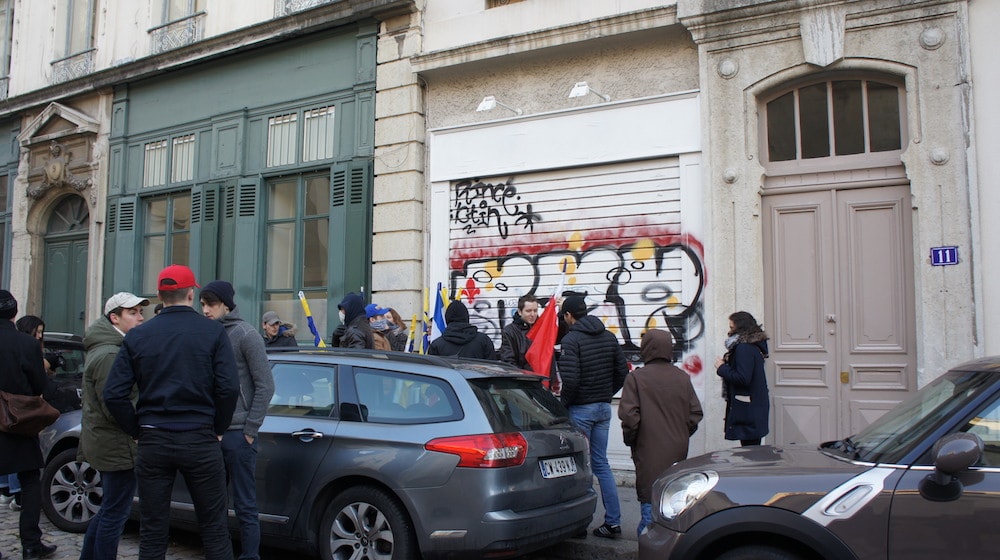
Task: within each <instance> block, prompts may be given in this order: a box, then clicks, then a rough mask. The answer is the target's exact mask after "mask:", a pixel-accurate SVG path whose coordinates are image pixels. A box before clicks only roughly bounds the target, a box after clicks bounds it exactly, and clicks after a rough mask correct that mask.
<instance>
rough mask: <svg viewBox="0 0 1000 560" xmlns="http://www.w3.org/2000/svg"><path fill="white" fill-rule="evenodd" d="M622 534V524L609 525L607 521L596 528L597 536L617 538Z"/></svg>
mask: <svg viewBox="0 0 1000 560" xmlns="http://www.w3.org/2000/svg"><path fill="white" fill-rule="evenodd" d="M621 534H622V526H621V525H608V524H607V523H605V524H604V525H601V526H600V527H598V528H596V529H594V536H595V537H604V538H605V539H617V538H618V537H620V536H621Z"/></svg>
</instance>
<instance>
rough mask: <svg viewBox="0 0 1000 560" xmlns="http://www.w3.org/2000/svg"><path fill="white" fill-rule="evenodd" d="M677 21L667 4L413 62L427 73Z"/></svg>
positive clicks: (437, 53)
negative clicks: (661, 6)
mask: <svg viewBox="0 0 1000 560" xmlns="http://www.w3.org/2000/svg"><path fill="white" fill-rule="evenodd" d="M676 24H677V7H676V6H667V7H663V8H654V9H650V10H640V11H636V12H629V13H625V14H618V15H616V16H614V17H609V18H604V19H599V20H592V21H586V22H582V23H577V24H573V25H567V26H562V27H553V28H549V29H542V30H539V31H533V32H531V33H523V34H520V35H509V36H506V37H498V38H496V39H490V40H487V41H481V42H478V43H471V44H468V45H462V46H460V47H455V48H452V49H444V50H440V51H434V52H429V53H425V54H421V55H418V56H415V57H413V58H411V59H410V62H411V64H412V65H413V70H414V71H415V72H418V73H426V72H432V71H434V70H438V69H442V68H449V67H453V66H458V65H461V64H467V63H471V62H478V61H482V60H488V59H491V58H496V57H501V56H507V55H512V54H518V53H523V52H529V51H536V50H539V49H545V48H549V47H556V46H560V45H568V44H573V43H579V42H582V41H588V40H591V39H598V38H601V37H608V36H613V35H620V34H623V33H632V32H635V31H644V30H647V29H656V28H660V27H668V26H671V25H676Z"/></svg>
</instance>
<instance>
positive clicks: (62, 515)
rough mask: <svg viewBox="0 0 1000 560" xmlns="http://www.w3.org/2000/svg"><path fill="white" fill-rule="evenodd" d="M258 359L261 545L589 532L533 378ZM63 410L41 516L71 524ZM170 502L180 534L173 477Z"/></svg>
mask: <svg viewBox="0 0 1000 560" xmlns="http://www.w3.org/2000/svg"><path fill="white" fill-rule="evenodd" d="M269 358H270V360H271V364H272V371H273V373H274V382H275V395H274V398H273V399H272V400H271V405H270V408H269V410H268V416H267V419H266V420H265V422H264V425H263V426H262V428H261V430H260V438H259V443H258V445H259V452H258V459H257V497H258V505H259V507H260V519H261V531H262V534H263V539H264V542H265V543H266V544H268V545H271V546H275V547H279V548H286V549H298V550H304V551H312V552H319V554H320V555H321V556H322V557H323V558H324V559H340V558H375V557H378V558H396V559H404V558H417V557H420V556H421V555H422V556H423V557H424V558H435V557H448V558H459V557H482V556H488V557H507V556H515V555H518V554H524V553H528V552H531V551H533V550H536V549H539V548H543V547H546V546H550V545H552V544H555V543H558V542H560V541H561V540H564V539H565V538H567V537H569V536H572V535H574V534H577V533H580V532H581V531H584V530H585V529H586V527H587V526H588V524H589V523H590V520H591V517H592V516H593V513H594V508H595V506H596V503H597V496H596V494H595V492H594V490H593V488H592V479H591V470H590V464H589V458H588V457H589V454H588V448H587V440H586V438H585V437H584V436H583V434H582V433H580V432H579V431H577V430H576V429H574V428H573V427H572V425H571V424H570V423H569V419H568V417H567V413H566V410H565V408H564V407H563V406H562V405H561V404H560V403H559V400H558V399H557V398H555V397H553V396H552V395H551V394H550V393H549V392H548V391H547V390H545V389H544V388H543V387H542V385H541V383H540V380H541V378H539V377H537V376H534V375H527V374H525V373H523V372H521V371H520V370H516V369H513V368H511V367H509V366H506V365H504V364H499V363H496V362H483V361H476V360H452V359H445V358H439V357H432V356H416V355H412V354H401V353H395V352H374V351H348V350H346V349H334V350H329V351H302V352H284V353H281V352H272V353H270V354H269ZM78 414H79V413H78V412H77V413H73V414H69V415H63V418H61V419H60V421H59V422H57V424H56V426H55V427H54V428H53V429H50V430H48V431H46V432H45V433H44V434H43V448H44V449H45V450H46V451H47V455H46V456H47V457H48V459H49V464H48V466H47V467H46V469H45V481H46V483H45V488H46V489H47V491H46V493H45V494H46V500H45V502H46V503H47V504H48V505H47V507H46V512H47V513H48V514H49V516H50V518H52V521H53V523H55V524H56V525H57V526H59V527H61V528H64V529H67V530H75V531H81V530H83V529H84V528H85V527H86V523H87V521H88V520H89V519H90V517H91V516H92V515H93V512H94V511H95V510H96V506H97V504H99V503H100V490H99V474H98V473H97V472H96V471H94V469H93V468H91V467H90V466H89V465H88V464H87V463H77V462H76V460H75V453H76V451H75V449H76V439H77V437H78V434H79V416H78ZM74 417H75V422H74ZM69 424H74V425H69ZM172 501H173V504H174V510H173V517H172V519H173V521H174V522H175V524H176V525H179V526H182V527H188V528H195V527H196V526H197V524H196V519H195V516H194V510H193V507H192V506H191V505H190V504H191V500H190V497H189V495H188V493H187V490H186V488H185V487H184V485H183V482H182V481H180V479H178V483H177V484H176V486H175V489H174V495H173V500H172ZM53 514H55V517H54V518H53V517H52V516H53ZM232 528H233V529H234V534H235V529H236V528H237V525H236V522H235V520H233V522H232Z"/></svg>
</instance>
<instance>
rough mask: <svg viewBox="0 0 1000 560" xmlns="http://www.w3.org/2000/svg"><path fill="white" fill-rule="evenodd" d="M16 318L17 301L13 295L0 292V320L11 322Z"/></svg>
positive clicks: (3, 291)
mask: <svg viewBox="0 0 1000 560" xmlns="http://www.w3.org/2000/svg"><path fill="white" fill-rule="evenodd" d="M14 317H17V300H16V299H14V294H12V293H10V292H8V291H7V290H0V319H4V320H7V321H9V320H11V319H13V318H14Z"/></svg>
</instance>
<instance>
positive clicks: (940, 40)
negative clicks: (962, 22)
mask: <svg viewBox="0 0 1000 560" xmlns="http://www.w3.org/2000/svg"><path fill="white" fill-rule="evenodd" d="M944 39H945V34H944V30H943V29H941V28H940V27H937V26H933V27H928V28H927V29H924V30H923V31H922V32H921V33H920V46H921V47H923V48H925V49H927V50H929V51H933V50H935V49H938V48H940V47H941V45H943V44H944Z"/></svg>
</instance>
